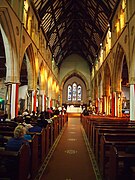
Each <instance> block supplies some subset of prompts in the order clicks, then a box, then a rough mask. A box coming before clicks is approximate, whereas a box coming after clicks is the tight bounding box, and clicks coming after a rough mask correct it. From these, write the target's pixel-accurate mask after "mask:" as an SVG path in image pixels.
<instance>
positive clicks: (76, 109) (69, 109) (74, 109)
mask: <svg viewBox="0 0 135 180" xmlns="http://www.w3.org/2000/svg"><path fill="white" fill-rule="evenodd" d="M67 113H79V114H80V113H82V107H81V106H80V107H74V105H70V106H67Z"/></svg>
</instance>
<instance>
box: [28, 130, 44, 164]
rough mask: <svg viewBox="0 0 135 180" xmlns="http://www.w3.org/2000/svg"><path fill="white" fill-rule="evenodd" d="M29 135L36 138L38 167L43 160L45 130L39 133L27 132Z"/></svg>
mask: <svg viewBox="0 0 135 180" xmlns="http://www.w3.org/2000/svg"><path fill="white" fill-rule="evenodd" d="M29 134H30V135H34V134H36V135H37V136H38V162H39V166H40V165H41V163H42V162H43V161H44V158H45V128H43V129H42V131H41V132H40V133H39V132H29Z"/></svg>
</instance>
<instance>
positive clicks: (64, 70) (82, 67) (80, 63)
mask: <svg viewBox="0 0 135 180" xmlns="http://www.w3.org/2000/svg"><path fill="white" fill-rule="evenodd" d="M72 71H77V72H80V73H81V74H83V76H84V77H85V78H86V79H87V81H88V83H89V84H90V70H89V66H88V63H87V62H86V61H85V60H84V59H83V58H82V57H80V56H79V55H76V54H73V55H71V56H69V57H67V58H66V59H65V60H64V61H63V63H62V64H61V68H60V73H59V81H60V84H61V82H62V80H63V78H64V77H65V76H66V75H67V74H69V73H70V72H72Z"/></svg>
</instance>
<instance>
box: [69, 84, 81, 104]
mask: <svg viewBox="0 0 135 180" xmlns="http://www.w3.org/2000/svg"><path fill="white" fill-rule="evenodd" d="M67 99H68V101H81V100H82V87H81V86H80V85H77V83H75V82H74V83H73V84H72V85H68V91H67Z"/></svg>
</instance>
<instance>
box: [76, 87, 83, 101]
mask: <svg viewBox="0 0 135 180" xmlns="http://www.w3.org/2000/svg"><path fill="white" fill-rule="evenodd" d="M81 99H82V87H81V86H80V85H79V86H78V87H77V100H78V101H81Z"/></svg>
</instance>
